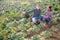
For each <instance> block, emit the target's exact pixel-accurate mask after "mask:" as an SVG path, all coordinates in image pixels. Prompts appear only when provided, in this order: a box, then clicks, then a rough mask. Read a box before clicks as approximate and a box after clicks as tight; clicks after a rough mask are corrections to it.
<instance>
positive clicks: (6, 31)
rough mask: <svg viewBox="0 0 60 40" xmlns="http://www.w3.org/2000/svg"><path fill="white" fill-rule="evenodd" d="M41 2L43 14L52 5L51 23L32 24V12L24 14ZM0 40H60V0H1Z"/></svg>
mask: <svg viewBox="0 0 60 40" xmlns="http://www.w3.org/2000/svg"><path fill="white" fill-rule="evenodd" d="M37 3H40V4H41V10H42V15H44V14H45V10H46V8H47V6H49V5H50V6H52V12H53V19H52V21H51V23H50V24H46V26H44V23H43V22H42V21H41V22H40V24H38V25H32V24H31V18H32V15H33V14H32V13H27V14H25V15H24V14H22V10H24V11H26V12H27V11H29V10H32V9H33V8H35V6H36V4H37ZM0 40H60V0H0Z"/></svg>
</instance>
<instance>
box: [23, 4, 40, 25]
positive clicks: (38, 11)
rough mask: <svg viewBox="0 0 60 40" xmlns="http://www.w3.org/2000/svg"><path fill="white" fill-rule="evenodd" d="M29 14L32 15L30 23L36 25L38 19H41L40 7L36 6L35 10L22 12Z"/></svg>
mask: <svg viewBox="0 0 60 40" xmlns="http://www.w3.org/2000/svg"><path fill="white" fill-rule="evenodd" d="M29 12H33V13H34V14H33V17H32V22H33V23H34V24H37V22H38V20H40V18H41V5H40V4H37V5H36V8H35V9H33V10H30V11H27V12H24V13H29Z"/></svg>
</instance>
